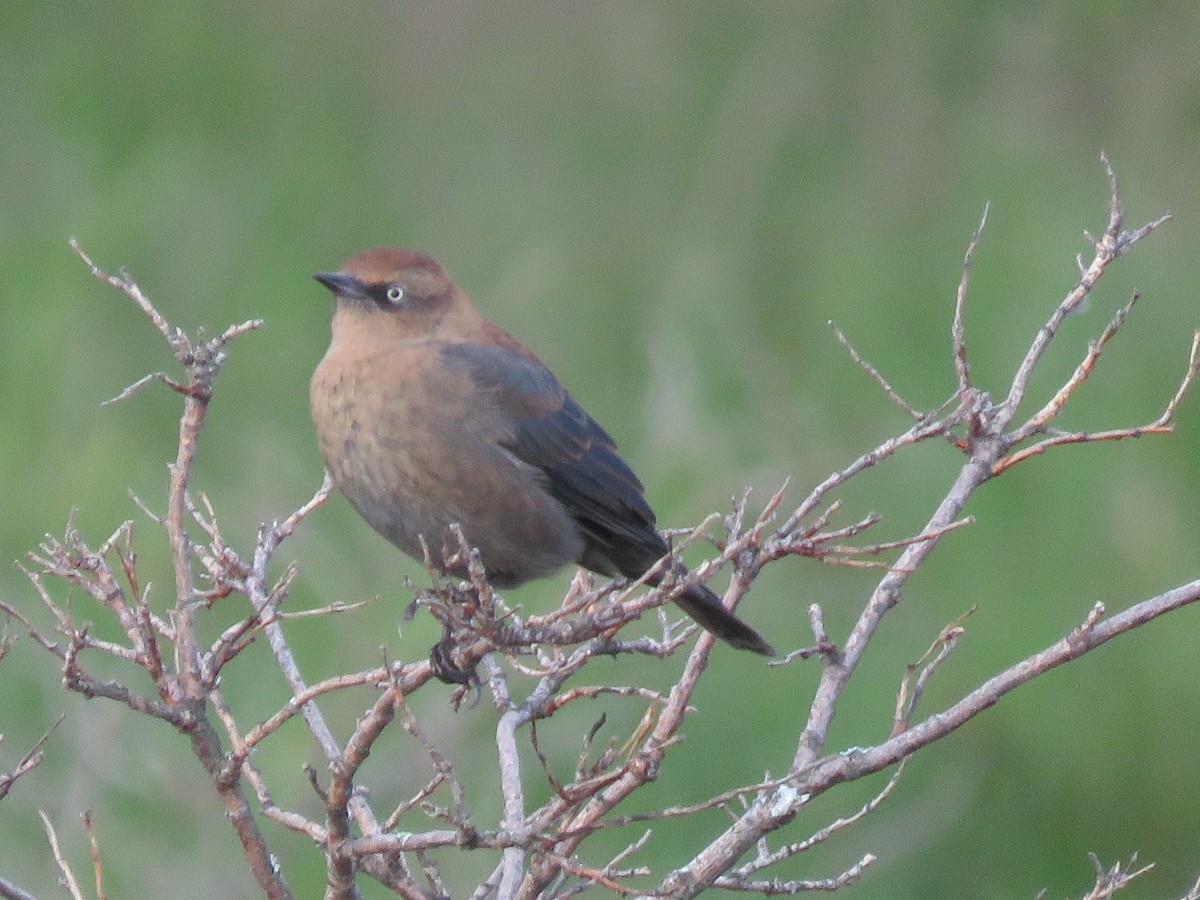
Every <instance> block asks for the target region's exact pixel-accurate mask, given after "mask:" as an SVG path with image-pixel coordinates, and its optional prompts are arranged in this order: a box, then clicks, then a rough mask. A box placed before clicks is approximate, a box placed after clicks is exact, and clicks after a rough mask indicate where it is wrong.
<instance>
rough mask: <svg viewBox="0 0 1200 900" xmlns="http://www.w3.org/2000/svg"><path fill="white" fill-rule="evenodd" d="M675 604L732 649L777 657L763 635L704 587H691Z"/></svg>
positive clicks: (698, 585)
mask: <svg viewBox="0 0 1200 900" xmlns="http://www.w3.org/2000/svg"><path fill="white" fill-rule="evenodd" d="M675 602H676V603H678V604H679V606H680V607H681V608H682V609H683V611H684V612H685V613H687V614H688V615H689V616H691V617H692V618H693V619H695V620H696V622H697V623H699V625H700V626H701V627H702V628H704V629H705V630H707V631H711V632H712V633H713V634H714V635H715V636H716V637H719V638H720V639H721V640H723V641H725V642H726V643H727V644H729V645H730V646H732V647H737V648H738V649H739V650H751V651H753V652H755V653H759V654H762V655H763V656H774V655H775V648H774V647H772V646H771V645H770V644H769V643H767V641H766V639H765V638H764V637H763V636H762V635H761V634H759V633H758V632H757V631H755V630H754V629H753V628H751V627H750V626H749V625H747V624H746V623H745V622H743V621H742V620H741V619H739V618H738V617H737V616H735V615H734V614H733V613H732V612H730V611H729V610H728V609H726V608H725V605H724V604H723V603H722V602H721V598H720V597H718V596H717V595H716V594H714V593H713V592H712V591H710V590H709V589H708V588H706V587H705V586H704V585H702V584H697V585H694V586H693V587H689V588H688V589H687V590H686V591H684V592H683V593H682V594H680V595H679V596H678V597H676V598H675Z"/></svg>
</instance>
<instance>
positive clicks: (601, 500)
mask: <svg viewBox="0 0 1200 900" xmlns="http://www.w3.org/2000/svg"><path fill="white" fill-rule="evenodd" d="M313 277H314V278H316V279H317V281H319V282H320V283H321V284H323V285H325V287H327V288H329V290H330V291H332V292H333V295H334V300H335V305H334V313H333V340H332V342H331V343H330V345H329V350H328V351H327V352H326V354H325V357H324V359H322V360H321V362H320V364H319V365H318V366H317V370H316V372H315V373H314V374H313V379H312V388H311V399H312V414H313V421H314V423H315V424H316V430H317V438H318V441H319V443H320V447H321V453H322V455H323V456H324V457H325V464H326V465H327V466H328V468H329V471H330V472H331V473H332V475H333V479H334V481H335V483H336V484H337V486H338V487H339V488H340V489H341V491H342V493H343V494H344V495H345V496H346V498H347V499H348V500H349V501H350V503H351V504H352V505H353V506H354V508H355V509H356V510H358V512H359V514H361V515H362V517H363V518H364V519H366V520H367V522H368V524H370V525H371V527H372V528H374V529H375V530H376V531H378V532H379V533H380V534H382V535H383V536H384V537H385V538H387V539H388V540H389V541H391V542H392V543H393V544H395V545H396V546H397V547H399V548H400V549H401V550H403V551H404V552H405V553H407V554H408V555H409V556H412V557H414V558H416V559H418V560H420V559H423V555H424V554H423V548H422V546H421V538H422V537H423V538H424V539H425V543H426V545H427V546H428V548H429V551H430V553H431V555H432V558H433V562H434V563H435V564H436V565H437V566H439V567H440V568H442V569H444V570H445V569H446V568H447V566H446V562H445V559H444V558H443V556H442V546H443V543H444V540H445V536H446V531H447V528H448V527H449V526H450V525H452V524H454V523H457V524H459V525H460V526H461V527H462V530H463V534H464V535H465V537H466V539H467V541H468V543H470V545H471V546H472V547H477V548H478V549H479V554H480V559H481V560H482V562H483V565H484V568H485V569H486V571H487V573H488V577H489V579H490V580H491V582H492V583H493V584H495V585H497V586H499V587H513V586H516V585H519V584H522V583H523V582H526V581H529V580H530V579H533V578H539V577H541V576H544V575H549V574H550V573H551V572H554V571H555V570H557V569H559V568H561V567H562V566H563V565H565V564H566V563H570V562H576V563H578V564H579V565H581V566H584V567H586V568H588V569H591V570H592V571H595V572H599V573H601V574H603V575H608V576H610V577H615V576H625V577H627V578H638V577H640V576H642V575H643V574H644V573H645V572H646V571H647V570H648V569H649V568H650V567H651V566H653V565H654V564H655V563H656V562H658V560H659V559H661V558H662V557H664V556H666V555H667V553H668V551H669V548H668V547H667V543H666V541H664V540H663V538H662V536H661V535H660V534H659V533H658V531H657V530H655V527H654V521H655V520H654V512H653V511H652V510H651V509H650V506H649V505H648V504H647V503H646V499H645V497H644V495H643V488H642V484H641V482H640V481H638V479H637V476H635V475H634V474H633V472H632V471H631V470H630V469H629V467H628V466H627V465H626V464H625V461H624V460H622V459H621V457H620V455H619V454H618V452H617V446H616V444H615V443H614V442H613V440H612V438H610V437H609V436H608V434H607V432H605V430H604V429H603V428H601V427H600V426H599V425H598V424H597V423H596V421H595V420H594V419H592V417H591V416H589V415H588V414H587V413H586V412H584V411H583V409H581V408H580V406H579V404H578V403H576V402H575V400H574V399H573V398H572V397H571V395H570V394H568V393H567V391H566V389H565V388H564V387H563V386H562V385H561V384H560V383H559V381H558V379H557V378H555V377H554V375H553V374H552V373H551V372H550V370H549V369H547V368H546V367H545V366H544V365H543V364H542V363H541V361H540V360H538V358H537V357H536V356H534V355H533V353H532V352H531V351H530V350H529V349H527V348H526V347H525V346H524V345H522V344H521V343H520V342H519V341H517V339H516V338H514V337H513V336H512V335H510V334H509V333H508V332H507V331H505V330H504V329H503V328H501V327H500V326H499V325H496V324H495V323H493V322H490V321H488V320H487V319H485V318H484V317H483V316H482V315H480V314H479V313H478V312H477V311H476V310H475V307H474V306H472V305H471V301H470V300H469V299H468V298H467V295H466V294H464V293H463V292H462V291H461V290H460V289H459V288H458V286H457V285H456V284H455V283H454V282H453V281H451V280H450V278H449V277H448V276H447V275H446V273H445V272H444V271H443V269H442V267H441V266H440V265H438V263H437V262H436V261H435V260H434V259H433V258H432V257H429V256H427V255H425V254H424V253H418V252H416V251H413V250H399V249H393V248H384V247H380V248H376V249H374V250H367V251H366V252H364V253H360V254H359V255H358V256H354V257H351V258H350V259H348V260H346V262H345V263H343V264H342V267H341V269H339V270H338V271H337V272H321V273H318V274H316V275H314V276H313ZM453 573H454V574H460V575H461V574H462V570H461V568H459V569H455V570H453ZM650 580H651V581H652V582H654V583H657V580H658V579H657V578H652V579H650ZM676 602H677V603H678V604H679V605H680V606H681V607H682V608H683V610H684V611H685V612H686V613H687V614H688V615H690V616H691V617H692V618H693V619H695V620H696V621H697V622H699V623H700V624H701V625H702V626H704V627H705V628H707V629H708V630H709V631H711V632H712V633H713V634H715V635H716V636H717V637H719V638H721V639H722V640H725V641H727V642H729V643H730V644H732V645H733V646H734V647H739V648H742V649H745V650H753V651H754V652H755V653H761V654H763V655H764V656H774V655H775V651H774V650H773V649H772V647H771V645H770V644H769V643H767V642H766V640H764V639H763V638H762V636H761V635H759V634H758V632H756V631H755V630H754V629H753V628H751V627H750V626H749V625H747V624H745V623H744V622H743V621H742V620H741V619H739V618H737V616H735V615H734V614H733V613H732V612H730V611H729V610H727V609H726V608H725V607H724V606H723V605H722V603H721V601H720V598H718V597H717V595H716V594H714V593H713V592H712V591H710V590H708V589H707V588H706V587H704V586H702V585H695V586H693V587H689V588H688V589H687V590H686V591H684V592H683V593H681V594H680V595H679V596H678V597H677V598H676Z"/></svg>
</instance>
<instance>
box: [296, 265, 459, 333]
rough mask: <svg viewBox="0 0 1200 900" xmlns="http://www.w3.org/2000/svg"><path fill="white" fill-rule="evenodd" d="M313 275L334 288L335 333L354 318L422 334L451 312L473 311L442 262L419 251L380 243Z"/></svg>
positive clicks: (377, 326) (372, 325)
mask: <svg viewBox="0 0 1200 900" xmlns="http://www.w3.org/2000/svg"><path fill="white" fill-rule="evenodd" d="M313 277H314V278H315V279H316V280H317V281H319V282H321V284H323V285H325V287H327V288H329V290H331V291H332V292H333V296H334V300H335V301H336V307H335V311H334V328H335V331H336V330H337V329H338V326H339V322H345V323H346V324H349V323H351V322H354V323H356V324H364V325H366V327H368V328H375V329H382V330H384V331H385V332H391V333H393V334H395V333H397V332H399V333H402V334H404V335H407V336H417V335H421V334H429V333H432V332H434V331H436V330H438V329H439V328H440V327H441V326H442V325H443V320H444V319H445V318H446V317H447V314H448V313H452V312H455V311H461V312H468V311H469V313H468V316H469V314H470V313H473V312H474V311H473V310H471V308H470V301H468V300H467V298H466V297H465V296H464V295H463V293H462V292H461V291H460V290H459V289H458V288H457V287H456V286H455V284H454V282H453V281H451V280H450V277H449V276H448V275H446V272H445V270H444V269H442V267H441V266H440V265H439V264H438V262H437V260H435V259H434V258H433V257H432V256H429V255H427V254H425V253H420V252H418V251H416V250H401V249H398V248H395V247H376V248H374V249H372V250H366V251H364V252H362V253H359V254H358V255H357V256H352V257H350V258H349V259H348V260H346V261H345V262H344V263H342V266H341V268H340V269H338V270H337V271H336V272H318V273H317V274H315V275H314V276H313ZM452 318H454V317H453V316H452Z"/></svg>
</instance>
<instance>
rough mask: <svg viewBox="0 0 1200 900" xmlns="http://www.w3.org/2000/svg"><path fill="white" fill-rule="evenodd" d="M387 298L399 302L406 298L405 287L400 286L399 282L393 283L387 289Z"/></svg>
mask: <svg viewBox="0 0 1200 900" xmlns="http://www.w3.org/2000/svg"><path fill="white" fill-rule="evenodd" d="M387 298H388V301H389V302H391V303H399V302H400V301H401V300H403V299H404V288H402V287H400V285H398V284H393V285H392V286H391V287H390V288H388V289H387Z"/></svg>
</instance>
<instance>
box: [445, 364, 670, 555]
mask: <svg viewBox="0 0 1200 900" xmlns="http://www.w3.org/2000/svg"><path fill="white" fill-rule="evenodd" d="M442 353H443V358H444V359H445V361H446V362H447V364H448V365H450V366H451V367H455V368H459V367H461V369H465V371H466V372H467V373H469V375H470V377H471V379H472V380H473V382H474V383H475V385H476V387H477V388H478V389H479V390H481V391H483V392H486V393H487V394H488V395H489V396H490V397H491V398H492V399H493V402H494V404H495V408H496V409H497V410H498V411H499V412H500V417H501V422H502V428H501V431H502V434H501V435H500V437H499V439H498V442H499V444H500V445H501V446H502V447H504V448H505V449H506V450H507V451H508V452H509V453H511V454H513V456H514V457H516V458H517V459H518V460H519V461H520V462H522V463H524V464H526V465H529V466H533V467H534V468H536V469H537V470H538V471H539V472H540V478H541V479H542V483H543V484H544V486H545V487H546V490H547V491H548V492H549V493H550V494H551V495H552V496H553V497H554V498H555V499H556V500H558V501H559V502H560V503H561V504H562V505H563V506H564V507H565V508H566V509H567V510H568V511H569V512H570V514H571V515H572V516H573V517H574V519H575V520H576V521H577V522H578V523H579V526H580V528H581V530H582V532H583V534H584V537H585V541H586V543H587V545H588V546H587V550H585V553H584V558H583V559H582V560H580V561H581V562H582V563H583V564H584V565H586V566H588V567H589V568H593V569H595V570H597V571H599V572H602V573H604V574H609V575H614V574H618V573H619V574H623V575H629V576H632V577H636V576H638V575H640V574H641V573H642V572H644V571H645V570H646V568H648V567H649V566H650V565H651V564H653V563H654V562H655V561H656V560H657V559H659V558H660V557H661V556H663V555H665V554H666V552H667V546H666V544H665V542H664V541H663V540H662V538H661V537H660V536H659V534H658V532H657V531H656V530H655V527H654V512H653V510H651V509H650V506H649V504H648V503H647V502H646V499H645V497H644V495H643V488H642V483H641V482H640V481H638V478H637V476H636V475H634V474H633V472H632V471H631V470H630V468H629V466H627V465H626V464H625V461H624V460H623V459H621V456H620V454H619V453H618V451H617V445H616V443H615V442H614V441H613V439H612V438H611V437H609V435H608V433H607V432H606V431H605V430H604V429H603V428H601V427H600V425H599V424H598V423H597V422H596V420H595V419H593V418H592V417H591V416H589V415H588V414H587V413H586V412H584V410H583V408H582V407H580V405H579V404H578V403H576V402H575V400H574V398H573V397H572V396H571V395H570V394H569V393H568V392H567V390H566V388H564V387H563V386H562V384H561V383H560V382H559V381H558V379H557V378H555V377H554V374H553V373H552V372H550V370H549V369H547V368H546V367H545V366H544V365H542V364H541V363H540V362H538V361H537V360H536V358H533V359H531V358H529V357H526V356H525V355H523V354H521V353H520V352H518V351H517V350H514V349H512V348H510V347H505V346H499V345H495V344H466V343H463V344H448V345H446V347H445V348H444V349H443V351H442Z"/></svg>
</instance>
